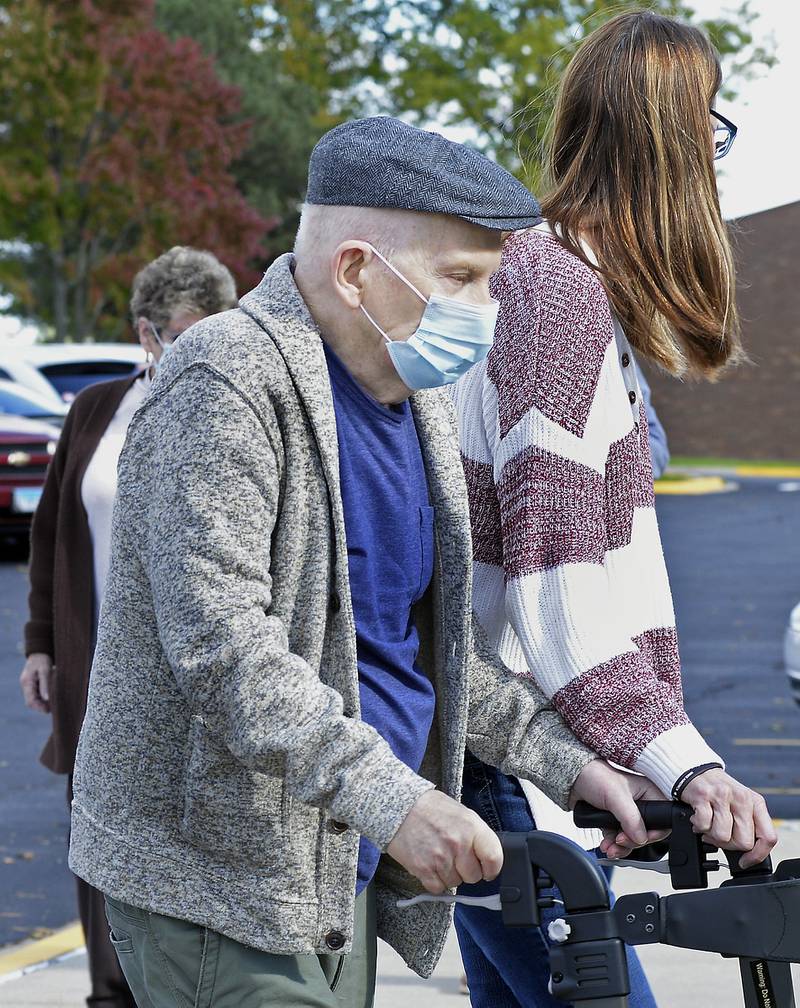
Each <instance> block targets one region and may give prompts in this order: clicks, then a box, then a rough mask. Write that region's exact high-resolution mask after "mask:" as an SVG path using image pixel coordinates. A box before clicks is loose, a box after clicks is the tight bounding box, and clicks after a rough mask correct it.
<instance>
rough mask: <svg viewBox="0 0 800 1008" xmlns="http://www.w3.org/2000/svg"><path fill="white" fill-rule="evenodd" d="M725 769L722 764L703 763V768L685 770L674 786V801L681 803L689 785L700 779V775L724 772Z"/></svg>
mask: <svg viewBox="0 0 800 1008" xmlns="http://www.w3.org/2000/svg"><path fill="white" fill-rule="evenodd" d="M724 769H725V767H724V766H723V765H722V764H721V763H703V764H701V766H696V767H692V768H691V770H684V772H683V773H682V774H681V775H680V777H679V778H678V779H677V780H676V781H675V783H674V784H673V785H672V799H673V801H680V800H681V795H682V794H683V792H684V790H685V789H686V787H687V785H689V784H691V782H692V781H693V780H694V779H695V777H699V776H700V774H704V773H705V772H706V770H724Z"/></svg>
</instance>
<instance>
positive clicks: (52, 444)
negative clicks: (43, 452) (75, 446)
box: [47, 441, 56, 458]
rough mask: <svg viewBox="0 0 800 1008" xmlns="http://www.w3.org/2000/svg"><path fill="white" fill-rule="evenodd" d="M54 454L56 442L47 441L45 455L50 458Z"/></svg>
mask: <svg viewBox="0 0 800 1008" xmlns="http://www.w3.org/2000/svg"><path fill="white" fill-rule="evenodd" d="M55 453H56V442H55V441H48V442H47V454H48V455H49V456H50V457H51V458H52V457H53V455H55Z"/></svg>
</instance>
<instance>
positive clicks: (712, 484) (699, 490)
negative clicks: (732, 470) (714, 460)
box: [655, 476, 738, 496]
mask: <svg viewBox="0 0 800 1008" xmlns="http://www.w3.org/2000/svg"><path fill="white" fill-rule="evenodd" d="M737 489H738V487H737V485H736V484H735V483H732V482H731V481H730V480H726V479H723V478H722V476H689V477H687V478H686V479H680V480H656V483H655V491H656V493H657V494H673V495H677V494H687V495H695V496H696V495H699V494H714V493H730V492H731V491H732V490H737Z"/></svg>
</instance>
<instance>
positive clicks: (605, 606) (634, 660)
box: [454, 225, 722, 794]
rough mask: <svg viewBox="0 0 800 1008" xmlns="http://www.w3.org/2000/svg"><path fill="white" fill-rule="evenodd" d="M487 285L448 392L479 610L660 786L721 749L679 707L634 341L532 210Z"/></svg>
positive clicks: (510, 658) (590, 726) (629, 762)
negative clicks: (475, 353) (468, 347)
mask: <svg viewBox="0 0 800 1008" xmlns="http://www.w3.org/2000/svg"><path fill="white" fill-rule="evenodd" d="M492 286H493V290H492V293H493V295H494V297H496V298H497V299H498V300H499V301H500V315H499V319H498V323H497V331H496V336H495V342H494V346H493V347H492V350H491V351H490V353H489V356H488V358H487V359H486V361H485V362H484V363H483V364H480V365H478V366H476V367H475V368H473V369H472V370H471V371H470V372H469V373H468V374H467V375H466V376H465V377H464V378H463V379H461V381H460V382H459V383H458V384H457V385H456V387H455V390H454V400H455V403H456V409H457V412H458V419H459V428H460V435H461V448H462V458H463V463H464V470H465V473H466V477H467V485H468V489H469V501H470V515H471V519H472V534H473V540H474V546H473V549H474V559H475V573H474V591H473V596H474V606H475V610H476V615H477V617H478V619H479V620H480V622H481V624H482V625H483V626H484V628H485V629H486V631H487V633H488V634H489V637H490V639H491V640H492V642H493V644H494V646H495V647H496V648H497V650H498V652H499V654H500V655H501V657H502V658H503V660H504V661H505V662H506V664H507V665H508V666H509V667H510V668H511V669H513V670H514V671H516V672H517V673H518V674H520V675H530V676H533V677H534V678H535V679H536V681H537V682H538V684H539V685H540V687H541V688H542V690H543V691H544V692H545V693H546V694H547V696H548V697H551V698H552V700H553V704H554V706H555V707H556V709H557V710H558V711H559V712H560V714H561V715H562V717H563V718H564V720H565V721H566V722H567V723H568V724H569V725H570V727H571V728H572V730H573V731H574V732H575V734H576V735H577V736H578V738H580V739H581V740H582V741H583V742H585V743H586V744H587V745H588V746H590V747H591V748H592V749H594V750H595V751H596V752H597V753H599V754H600V755H601V756H603V757H605V758H606V759H609V760H612V761H614V762H616V763H619V764H621V765H623V766H626V767H629V768H631V769H634V770H637V771H639V772H640V773H643V774H645V775H646V776H647V777H649V778H650V779H651V780H652V781H654V782H655V783H656V784H657V785H658V786H659V787H660V788H661V789H662V790H663V791H665V792H666V793H667V794H669V791H670V789H671V788H672V785H673V784H674V782H675V781H676V780H677V778H678V777H679V776H680V774H681V773H682V772H683V771H684V770H686V769H688V768H689V767H693V766H697V765H699V764H701V763H707V762H711V761H716V760H719V757H718V756H717V755H716V753H714V752H713V751H712V750H711V749H710V748H709V747H708V745H707V744H706V743H705V741H704V740H703V738H702V737H701V735H700V734H699V733H698V732H697V730H696V729H695V728H694V727H693V726H692V724H691V723H690V721H689V719H688V717H687V716H686V712H685V710H684V706H683V697H682V691H681V675H680V658H679V655H678V642H677V635H676V630H675V616H674V612H673V607H672V597H671V594H670V588H669V582H668V579H667V572H666V567H665V564H664V556H663V552H662V548H661V539H660V536H659V532H658V525H657V521H656V514H655V498H654V495H653V477H652V469H651V464H650V449H649V445H648V440H647V419H646V415H645V411H644V407H643V404H642V402H641V395H640V392H639V389H638V384H637V380H636V374H635V368H634V367H633V364H632V353H631V348H630V346H629V345H628V343H627V340H626V339H625V336H624V334H623V332H622V329H621V327H620V326H619V323H618V322H617V320H616V319H615V316H614V315H613V313H612V310H611V306H610V304H609V301H608V297H607V296H606V293H605V290H604V288H603V286H602V284H601V283H600V281H599V280H598V277H597V275H596V274H595V273H594V272H593V271H592V270H591V269H590V268H589V267H587V266H586V265H585V264H584V263H582V262H581V261H580V260H579V259H578V258H577V257H576V256H574V255H572V254H570V253H569V252H567V251H566V250H565V249H564V248H563V247H562V246H561V245H560V244H559V243H558V242H557V241H556V240H555V238H554V237H553V236H552V233H551V232H550V231H549V228H548V227H547V225H544V226H540V228H537V229H533V230H531V231H526V232H523V233H520V234H517V235H514V236H512V237H511V238H509V239H508V240H507V242H506V244H505V246H504V252H503V262H502V265H501V268H500V270H499V272H498V273H496V274H495V276H494V278H493V281H492ZM720 762H722V761H721V760H720Z"/></svg>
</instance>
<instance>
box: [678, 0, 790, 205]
mask: <svg viewBox="0 0 800 1008" xmlns="http://www.w3.org/2000/svg"><path fill="white" fill-rule="evenodd" d="M690 2H691V3H692V6H693V7H694V8H695V9H696V10H697V12H698V14H700V15H701V16H702V17H717V16H719V15H721V14H723V13H725V12H730V10H731V9H732V8H733V7H734V4H733V3H731V2H725V0H690ZM751 7H752V9H753V11H757V12H758V14H759V18H758V20H757V21H756V22H755V24H754V25H753V31H754V33H755V34H756V37H757V38H759V39H768V38H769V36H770V35H772V36H773V37H774V42H775V43H776V46H775V54H776V56H777V58H778V63H777V65H776V66H775V67H773V68H772V69H771V70H768V71H766V72H764V74H763V76H761V77H760V79H758V80H755V81H752V82H749V83H745V84H743V85H742V86H741V88H740V94H739V97H738V98H737V99H736V100H735V101H734V102H732V103H725V102H722V101H721V102H720V103H719V110H720V111H721V112H722V113H723V114H724V115H726V116H727V117H728V118H729V119H731V120H732V121H733V122H735V123H736V125H737V126H738V127H739V134H738V136H737V137H736V143H735V144H734V145H733V147H732V148H731V151H730V153H729V154H728V156H727V157H726V158H725V160H724V161H722V162H720V168H721V170H720V176H719V182H720V192H721V196H722V210H723V213H724V214H725V216H726V217H740V216H742V215H744V214H749V213H757V212H758V211H759V210H766V209H768V208H769V207H773V206H780V205H781V204H783V203H793V202H794V201H795V200H800V2H798V0H753V2H752V3H751Z"/></svg>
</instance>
